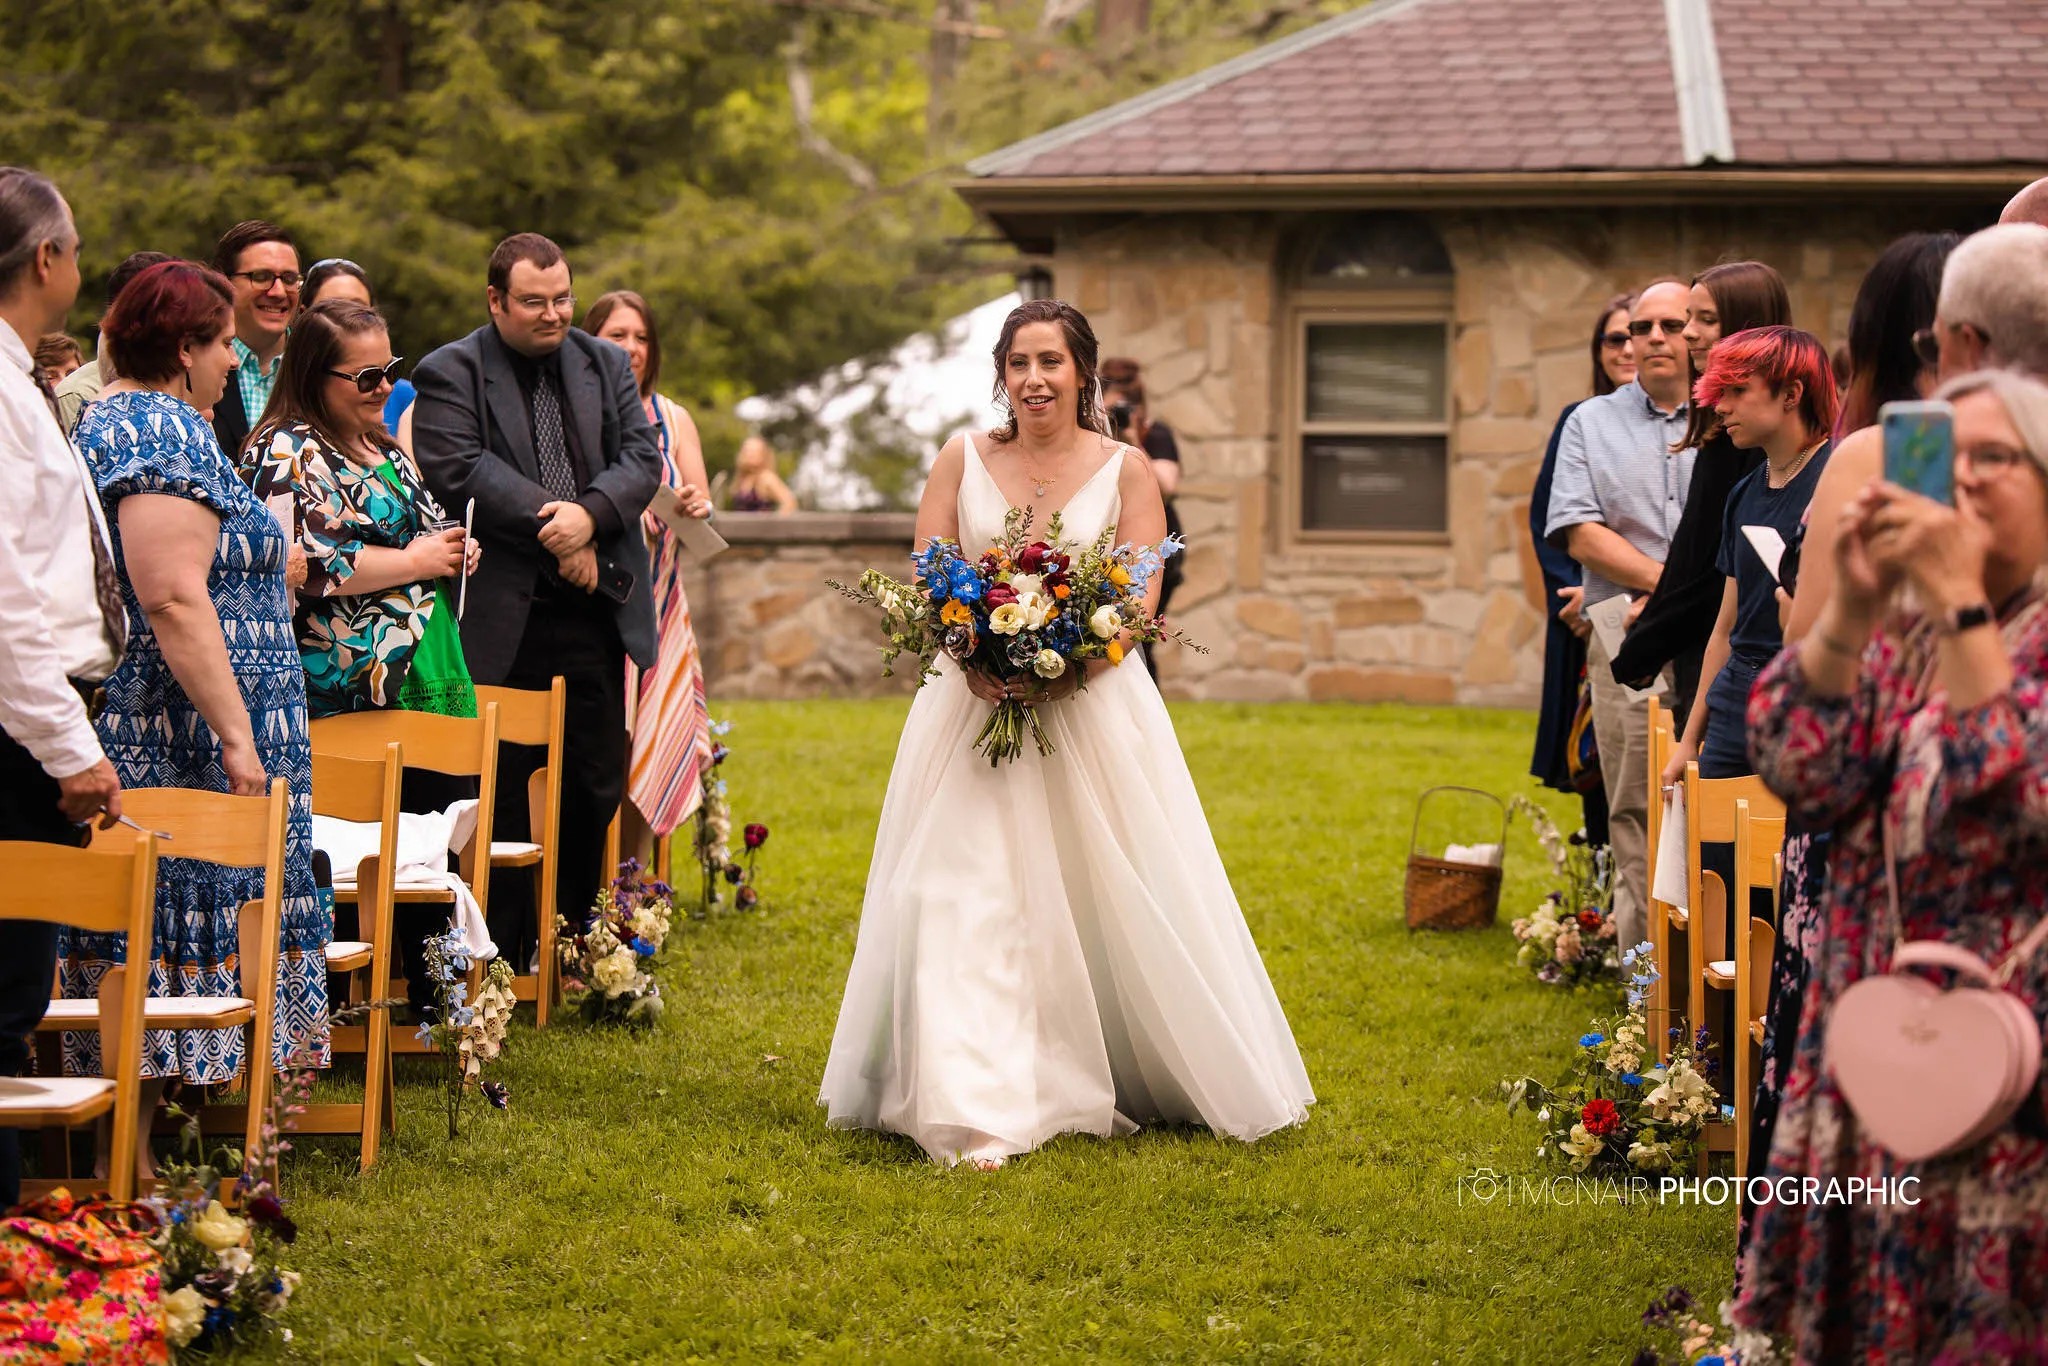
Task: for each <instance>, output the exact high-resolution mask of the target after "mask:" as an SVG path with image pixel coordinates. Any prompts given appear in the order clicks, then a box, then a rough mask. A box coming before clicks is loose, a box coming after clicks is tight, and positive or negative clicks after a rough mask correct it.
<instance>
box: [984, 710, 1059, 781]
mask: <svg viewBox="0 0 2048 1366" xmlns="http://www.w3.org/2000/svg"><path fill="white" fill-rule="evenodd" d="M1026 734H1029V735H1030V736H1031V739H1032V741H1033V743H1035V744H1036V745H1037V746H1038V752H1039V753H1040V754H1051V753H1052V752H1053V743H1052V741H1051V740H1050V739H1048V738H1047V737H1046V734H1045V727H1044V726H1042V725H1040V724H1039V720H1038V708H1037V707H1035V706H1032V705H1031V704H1030V703H1028V702H1019V701H1017V700H1016V699H1015V698H1005V699H1004V700H1003V701H1001V702H998V703H996V707H995V710H994V711H992V712H990V713H989V714H988V720H987V721H986V722H984V723H983V724H982V727H981V734H979V735H977V736H975V737H974V748H975V751H976V752H977V753H980V754H985V755H987V756H988V766H989V767H990V768H996V767H999V766H1000V765H1001V764H1002V763H1003V762H1004V761H1005V760H1009V759H1015V758H1016V757H1017V756H1018V755H1020V754H1022V753H1023V752H1024V737H1025V735H1026Z"/></svg>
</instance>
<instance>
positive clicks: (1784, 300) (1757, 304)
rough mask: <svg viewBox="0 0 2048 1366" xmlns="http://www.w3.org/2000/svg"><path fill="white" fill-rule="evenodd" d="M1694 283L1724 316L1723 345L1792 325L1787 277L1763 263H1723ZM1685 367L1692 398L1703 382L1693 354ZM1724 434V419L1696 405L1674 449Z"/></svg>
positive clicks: (1695, 278)
mask: <svg viewBox="0 0 2048 1366" xmlns="http://www.w3.org/2000/svg"><path fill="white" fill-rule="evenodd" d="M1692 282H1693V283H1694V284H1695V285H1704V286H1706V290H1707V293H1708V294H1710V295H1712V296H1713V299H1714V311H1715V312H1716V313H1718V314H1720V315H1721V339H1722V340H1723V341H1726V340H1727V339H1728V338H1730V337H1732V336H1734V335H1735V334H1736V333H1737V332H1747V331H1749V330H1750V329H1751V328H1752V327H1790V326H1791V325H1792V296H1791V294H1789V293H1788V292H1787V291H1786V289H1785V277H1784V276H1782V275H1780V274H1778V272H1777V271H1775V270H1772V269H1771V268H1770V267H1769V266H1767V265H1765V264H1764V263H1763V262H1761V261H1723V262H1722V263H1721V264H1720V265H1718V266H1708V267H1707V268H1706V269H1705V270H1703V271H1701V272H1700V273H1699V274H1697V275H1695V276H1693V277H1692ZM1685 364H1686V386H1685V391H1686V392H1687V393H1688V394H1690V393H1691V392H1692V391H1693V387H1694V386H1695V385H1697V384H1698V383H1699V381H1700V377H1699V374H1698V372H1696V371H1694V370H1693V369H1692V356H1691V353H1690V352H1688V353H1687V355H1686V362H1685ZM1720 430H1721V419H1720V418H1718V417H1716V416H1715V415H1714V410H1713V409H1712V408H1703V407H1701V406H1700V405H1699V404H1697V403H1695V404H1693V406H1692V412H1691V413H1690V414H1688V415H1687V417H1686V422H1685V436H1684V437H1683V438H1682V439H1681V440H1680V441H1679V442H1678V444H1677V445H1675V446H1673V447H1672V448H1671V449H1673V450H1675V451H1682V450H1686V449H1688V448H1690V447H1697V446H1704V445H1706V444H1707V442H1709V441H1711V440H1712V439H1713V438H1714V437H1715V435H1717V434H1718V433H1719V432H1720Z"/></svg>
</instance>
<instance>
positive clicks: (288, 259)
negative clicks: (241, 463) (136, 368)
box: [213, 218, 303, 460]
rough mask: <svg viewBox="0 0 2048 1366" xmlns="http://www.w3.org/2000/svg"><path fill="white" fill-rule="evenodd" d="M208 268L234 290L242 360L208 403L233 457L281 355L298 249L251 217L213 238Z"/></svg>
mask: <svg viewBox="0 0 2048 1366" xmlns="http://www.w3.org/2000/svg"><path fill="white" fill-rule="evenodd" d="M213 268H214V269H215V270H217V271H219V272H220V273H221V274H223V275H225V276H227V277H228V283H229V284H230V285H232V286H233V287H234V291H235V336H234V340H233V342H232V343H230V344H231V345H232V346H233V347H234V349H235V355H236V357H237V358H238V359H239V360H240V361H241V364H240V365H238V366H237V367H236V368H235V375H234V380H233V382H232V383H230V384H229V385H228V387H227V392H226V393H224V394H222V395H221V399H220V402H219V403H216V404H215V405H214V407H213V432H214V435H215V436H217V437H219V438H220V448H221V450H222V451H224V452H226V453H227V457H228V458H229V459H230V460H233V459H234V458H236V457H237V456H238V455H240V454H241V451H242V443H243V442H244V441H247V440H248V439H249V431H250V429H251V428H252V427H254V426H255V425H256V424H257V423H258V422H259V421H261V420H262V418H263V410H264V408H265V407H267V406H268V405H269V403H270V391H271V390H273V389H275V388H276V387H277V372H278V368H279V366H280V365H281V364H282V363H283V360H284V343H285V337H286V335H287V334H288V333H289V332H290V331H291V324H292V317H293V315H295V314H296V313H297V312H298V311H299V285H300V284H301V283H302V278H303V277H301V276H300V274H299V249H298V247H297V246H296V245H295V244H294V243H293V242H292V238H291V234H290V233H288V232H286V231H285V230H284V229H283V228H280V227H279V226H278V225H277V224H275V223H267V222H265V221H263V220H262V219H260V218H251V219H247V220H245V221H243V222H240V223H237V224H235V226H233V227H232V228H229V229H228V230H227V231H226V232H224V233H222V234H221V235H220V241H219V242H217V243H215V244H214V248H213Z"/></svg>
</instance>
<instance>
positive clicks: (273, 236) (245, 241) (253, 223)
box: [213, 218, 303, 283]
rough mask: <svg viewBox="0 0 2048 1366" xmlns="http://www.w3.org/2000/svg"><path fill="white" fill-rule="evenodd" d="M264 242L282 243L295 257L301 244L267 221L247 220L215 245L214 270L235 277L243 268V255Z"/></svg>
mask: <svg viewBox="0 0 2048 1366" xmlns="http://www.w3.org/2000/svg"><path fill="white" fill-rule="evenodd" d="M263 242H282V243H284V244H285V245H286V246H288V247H290V248H291V249H292V253H293V255H297V254H298V250H299V244H298V243H297V242H294V241H292V235H291V234H290V233H288V232H286V231H285V230H284V229H283V228H280V227H279V226H278V225H277V224H275V223H272V222H269V221H268V220H266V219H262V218H245V219H243V220H242V221H241V222H239V223H237V224H235V226H233V227H232V228H229V229H228V230H227V231H226V232H224V233H222V234H221V235H220V241H218V242H216V243H214V244H213V268H214V269H215V270H217V271H219V272H220V273H221V274H223V275H233V274H234V273H235V272H236V271H237V270H240V269H241V268H242V253H243V252H245V251H247V250H248V249H249V248H251V247H253V246H256V245H258V244H259V243H263ZM301 283H303V281H302V282H301Z"/></svg>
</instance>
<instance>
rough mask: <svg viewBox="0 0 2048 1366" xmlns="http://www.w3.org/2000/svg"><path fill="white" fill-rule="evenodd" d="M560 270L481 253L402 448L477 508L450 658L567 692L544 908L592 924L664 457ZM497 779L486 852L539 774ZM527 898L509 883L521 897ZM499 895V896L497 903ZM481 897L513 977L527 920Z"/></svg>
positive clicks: (557, 263)
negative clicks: (475, 560) (469, 312)
mask: <svg viewBox="0 0 2048 1366" xmlns="http://www.w3.org/2000/svg"><path fill="white" fill-rule="evenodd" d="M570 286H571V277H570V272H569V263H568V261H566V260H565V259H564V258H563V256H562V251H561V248H560V247H557V246H556V245H555V244H554V243H553V242H550V241H549V240H548V239H547V238H545V237H542V236H540V235H539V234H537V233H519V234H517V235H515V236H512V237H508V238H506V239H505V240H504V241H503V242H500V243H499V244H498V246H497V249H496V250H495V251H493V252H492V253H491V261H490V271H489V287H488V288H487V290H486V291H485V293H486V298H487V299H488V302H489V305H490V310H491V321H490V322H489V323H488V324H487V325H485V326H483V327H480V328H478V329H477V330H476V331H474V332H472V333H470V334H469V335H468V336H467V337H464V338H463V339H462V340H461V341H457V342H451V343H449V344H448V345H446V346H444V347H442V348H440V349H439V350H438V351H435V352H434V353H433V354H432V355H430V356H428V357H427V358H426V359H425V360H423V361H421V362H420V364H419V367H418V368H417V369H416V370H415V371H414V373H413V382H414V383H415V384H416V385H417V386H418V387H419V398H418V400H417V406H416V407H415V408H414V410H413V413H414V416H413V444H414V447H415V448H416V454H417V457H418V459H419V464H420V472H421V474H422V475H423V476H424V477H425V479H426V483H427V487H428V488H429V489H430V490H432V491H433V494H434V496H435V497H436V498H438V499H439V500H440V501H441V505H442V506H443V507H445V508H447V509H448V510H449V514H450V515H451V516H460V515H462V512H463V510H464V509H465V508H466V507H467V506H468V504H469V502H470V500H471V499H475V500H476V522H475V532H476V537H477V539H478V540H479V541H481V542H482V543H483V546H484V549H485V550H486V551H487V552H488V553H486V554H485V555H484V556H483V559H482V562H481V563H480V565H479V567H478V570H477V573H476V575H475V577H474V578H472V579H471V580H470V584H469V602H468V606H467V608H466V610H465V612H464V615H463V621H462V649H463V653H464V655H465V656H466V658H467V660H468V664H469V671H470V675H471V676H472V677H473V678H474V679H475V680H476V681H477V682H478V683H484V684H503V685H505V686H508V687H514V688H532V689H546V688H547V687H548V686H549V684H550V682H551V681H552V680H553V678H554V677H555V675H557V674H560V675H562V676H563V677H564V678H565V679H566V680H567V682H568V717H567V723H566V726H565V728H564V735H563V751H564V756H563V757H564V762H563V768H564V773H563V775H562V776H563V781H562V825H561V846H560V847H561V859H560V863H559V866H558V868H557V878H556V883H555V886H556V906H557V909H559V910H560V911H561V913H562V914H563V915H565V916H567V917H568V918H569V919H570V921H571V922H572V923H573V922H576V921H578V920H579V919H580V918H581V917H584V916H587V915H588V914H589V913H590V909H591V905H592V903H593V901H594V900H595V898H596V895H597V889H598V887H599V886H600V885H601V883H602V882H603V881H605V880H606V879H608V878H609V876H610V872H611V870H609V869H606V868H603V867H601V866H600V865H601V864H602V862H603V859H604V842H605V832H606V829H607V828H608V827H609V826H610V824H611V820H612V816H613V814H614V813H615V812H616V811H617V810H618V806H619V798H620V794H621V792H622V790H623V788H624V786H625V780H626V659H627V658H628V657H630V658H631V659H632V660H633V662H634V663H636V664H638V665H639V666H640V667H642V668H649V667H651V666H652V665H653V663H654V607H653V595H652V593H651V591H650V590H649V587H648V583H647V580H648V564H647V544H646V541H645V540H643V539H642V535H641V530H640V517H641V513H642V512H644V511H645V510H646V508H647V504H648V502H649V501H650V500H651V499H652V498H653V497H654V490H655V486H656V485H657V484H658V483H659V482H660V479H661V451H660V447H659V445H658V444H657V441H656V437H655V434H654V429H653V428H652V427H651V426H649V424H648V421H647V413H646V410H645V409H644V408H643V407H642V406H641V403H640V391H639V389H638V387H637V386H636V385H635V383H634V380H633V371H632V367H631V365H630V364H629V363H628V362H627V360H626V353H625V352H624V351H622V350H620V349H619V348H618V347H616V346H614V345H612V344H611V343H610V342H604V341H599V340H598V339H597V338H595V337H592V336H590V335H589V334H588V333H586V332H582V331H580V330H578V329H577V328H574V327H572V326H570V318H571V317H572V316H573V314H574V311H575V307H576V300H575V297H574V295H573V294H571V292H570ZM520 753H523V754H526V755H527V758H525V759H522V761H521V762H519V763H509V762H508V763H505V764H501V765H500V768H499V772H498V810H497V819H496V821H495V825H496V833H497V837H498V838H499V839H512V840H523V839H526V838H528V833H527V832H528V829H529V827H528V824H527V816H526V811H525V794H526V779H527V775H528V774H529V773H530V772H531V771H532V769H533V768H534V767H536V766H538V764H539V762H540V757H539V756H538V755H537V754H535V753H532V752H528V751H520ZM521 881H523V879H522V880H521ZM505 889H506V890H510V884H508V885H507V887H506V888H505ZM498 891H499V889H498V888H495V887H494V888H493V891H492V896H491V920H492V922H493V923H492V927H491V936H492V938H494V939H496V940H497V941H498V945H499V950H500V952H501V953H503V954H504V955H505V956H506V958H507V959H508V960H509V961H510V962H512V964H513V965H514V966H515V967H516V968H520V969H523V968H524V967H525V966H526V962H527V959H528V956H529V955H530V954H531V953H532V952H533V950H534V947H535V945H536V943H537V938H536V935H535V926H534V924H533V919H532V910H531V904H530V902H529V901H528V899H527V898H525V897H522V896H514V897H506V898H504V901H505V902H506V903H507V904H505V905H503V906H502V907H501V904H500V897H499V896H498V894H497V893H498Z"/></svg>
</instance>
